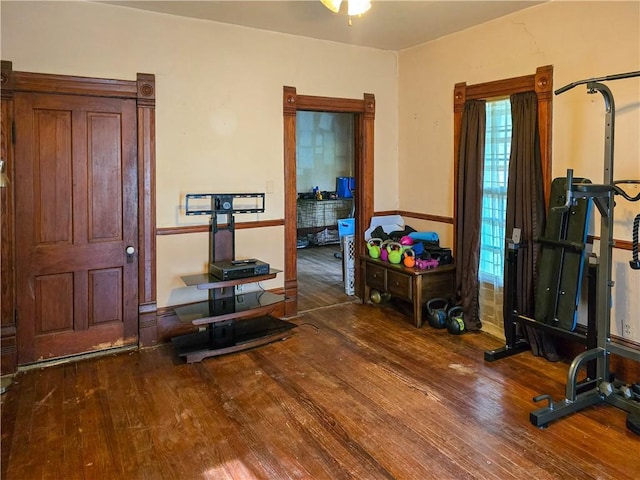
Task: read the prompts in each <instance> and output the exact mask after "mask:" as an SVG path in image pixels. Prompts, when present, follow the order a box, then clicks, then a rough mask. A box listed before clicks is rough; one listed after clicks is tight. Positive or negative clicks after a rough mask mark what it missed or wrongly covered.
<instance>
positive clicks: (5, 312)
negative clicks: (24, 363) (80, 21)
mask: <svg viewBox="0 0 640 480" xmlns="http://www.w3.org/2000/svg"><path fill="white" fill-rule="evenodd" d="M13 74H14V72H13V66H12V63H11V62H8V61H5V60H3V61H2V62H1V63H0V82H1V84H0V88H1V91H2V107H1V108H2V112H1V115H2V117H1V124H2V126H1V128H0V130H1V133H0V136H1V141H0V155H2V159H3V160H5V162H6V165H5V168H6V174H7V176H8V177H9V185H7V186H6V187H4V188H0V218H1V219H2V222H1V223H0V272H1V274H0V277H1V279H2V282H1V285H0V374H1V375H6V374H8V373H13V372H15V371H16V369H17V368H18V354H17V341H16V340H17V339H16V323H15V253H14V245H15V202H14V185H13V183H12V182H11V180H12V179H14V178H15V176H14V174H13V170H14V168H13V166H14V163H13V133H12V130H13V129H12V125H13V85H14V82H13V76H14V75H13Z"/></svg>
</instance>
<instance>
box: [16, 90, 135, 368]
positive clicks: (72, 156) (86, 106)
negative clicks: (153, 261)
mask: <svg viewBox="0 0 640 480" xmlns="http://www.w3.org/2000/svg"><path fill="white" fill-rule="evenodd" d="M15 112H16V116H15V121H16V137H17V142H16V145H15V152H16V154H15V159H16V162H15V165H16V166H15V175H16V190H15V192H16V290H17V292H16V303H17V311H18V324H17V337H18V363H19V364H25V363H30V362H34V361H37V360H43V359H49V358H53V357H59V356H66V355H72V354H77V353H83V352H88V351H93V350H97V349H104V348H109V347H112V346H120V345H125V344H131V343H136V342H137V331H138V328H137V318H138V312H137V297H138V278H137V273H138V265H137V256H135V255H134V256H133V257H131V258H128V257H127V255H126V252H125V249H126V248H127V246H133V247H134V248H136V250H137V237H138V227H137V225H138V219H137V188H136V184H137V160H136V134H137V133H136V104H135V101H134V100H124V99H114V98H101V97H88V96H79V95H47V94H34V93H17V94H16V96H15Z"/></svg>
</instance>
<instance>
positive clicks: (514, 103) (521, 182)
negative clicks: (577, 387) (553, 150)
mask: <svg viewBox="0 0 640 480" xmlns="http://www.w3.org/2000/svg"><path fill="white" fill-rule="evenodd" d="M511 121H512V127H513V130H512V136H511V156H510V158H509V184H508V187H507V219H506V230H505V233H506V236H507V238H510V237H511V235H512V232H513V229H514V228H519V229H520V230H521V238H522V240H521V246H522V247H521V248H520V250H519V252H518V261H517V270H516V271H517V277H516V278H515V285H508V284H507V283H508V280H509V279H508V276H507V275H506V272H505V275H504V279H505V284H504V286H505V292H513V293H515V295H514V303H515V304H514V305H513V307H514V308H515V309H516V310H517V311H518V312H519V313H522V314H526V315H532V314H533V310H534V305H535V304H534V298H535V297H534V296H535V285H536V277H537V260H538V254H539V251H540V246H539V245H538V244H536V243H535V242H534V239H535V238H537V237H539V236H540V235H541V234H542V231H543V227H544V221H545V210H544V185H543V182H542V164H541V156H540V140H539V136H538V100H537V96H536V94H535V92H525V93H518V94H514V95H511ZM508 294H509V293H507V295H508ZM510 319H511V312H508V311H506V307H505V311H504V322H505V331H506V329H507V328H510V325H511V323H510ZM518 334H519V335H520V336H524V337H525V338H526V340H527V341H528V342H529V344H530V345H531V349H532V351H533V353H534V355H538V356H539V355H542V356H545V357H546V358H548V359H549V360H557V355H556V351H555V348H554V346H553V343H552V342H551V341H550V340H549V339H548V337H547V336H546V335H544V334H543V333H542V332H541V331H540V330H538V329H533V328H530V327H526V328H525V329H524V331H520V332H518Z"/></svg>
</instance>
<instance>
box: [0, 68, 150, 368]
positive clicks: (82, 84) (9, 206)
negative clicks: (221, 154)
mask: <svg viewBox="0 0 640 480" xmlns="http://www.w3.org/2000/svg"><path fill="white" fill-rule="evenodd" d="M0 72H1V75H0V82H1V83H0V86H1V88H2V135H1V139H2V142H1V154H2V158H3V159H5V160H6V162H7V164H6V169H7V175H8V176H9V179H10V180H11V179H12V178H15V177H14V158H13V144H14V142H15V132H14V128H13V125H14V122H13V118H14V115H13V108H14V102H13V98H14V92H32V93H50V94H67V95H85V96H100V97H111V98H123V99H134V100H136V110H137V112H136V115H137V137H138V140H137V145H138V148H137V166H138V167H137V170H138V172H137V174H138V198H137V202H138V342H139V344H141V345H145V344H149V343H155V341H156V338H157V335H156V330H157V327H156V311H157V302H156V261H155V257H156V239H155V236H156V232H155V230H156V226H155V225H156V220H155V161H156V158H155V155H156V154H155V75H153V74H148V73H138V74H137V76H136V80H113V79H106V78H89V77H78V76H69V75H55V74H43V73H30V72H19V71H13V66H12V62H10V61H5V60H3V61H2V62H1V65H0ZM0 218H2V227H1V228H0V277H1V280H2V282H1V289H0V315H1V319H0V365H1V369H0V374H2V375H5V374H9V373H13V372H15V371H16V370H17V367H18V365H17V362H18V352H17V339H16V322H17V321H19V319H18V318H17V314H16V295H15V294H16V283H15V282H16V279H15V249H14V246H15V221H16V218H15V201H14V189H13V186H12V184H11V183H9V185H8V186H7V187H5V188H2V189H0Z"/></svg>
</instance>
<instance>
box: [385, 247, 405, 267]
mask: <svg viewBox="0 0 640 480" xmlns="http://www.w3.org/2000/svg"><path fill="white" fill-rule="evenodd" d="M387 251H388V252H389V263H395V264H398V263H400V262H402V245H400V244H399V243H398V242H389V245H387Z"/></svg>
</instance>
